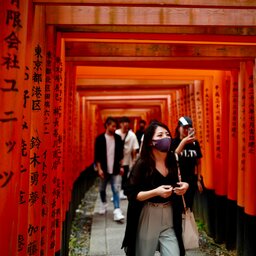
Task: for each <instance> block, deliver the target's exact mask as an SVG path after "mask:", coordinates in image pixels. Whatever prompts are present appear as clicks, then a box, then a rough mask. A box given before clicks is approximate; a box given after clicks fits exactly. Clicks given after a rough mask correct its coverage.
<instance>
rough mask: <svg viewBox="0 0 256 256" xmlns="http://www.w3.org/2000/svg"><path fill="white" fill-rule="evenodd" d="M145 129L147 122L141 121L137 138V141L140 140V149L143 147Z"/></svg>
mask: <svg viewBox="0 0 256 256" xmlns="http://www.w3.org/2000/svg"><path fill="white" fill-rule="evenodd" d="M145 129H146V121H145V120H143V119H141V120H140V122H139V129H138V130H137V131H136V133H135V134H136V137H137V140H138V143H139V147H140V145H141V138H142V136H143V134H144V132H145Z"/></svg>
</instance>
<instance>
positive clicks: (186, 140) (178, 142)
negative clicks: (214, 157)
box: [172, 116, 203, 210]
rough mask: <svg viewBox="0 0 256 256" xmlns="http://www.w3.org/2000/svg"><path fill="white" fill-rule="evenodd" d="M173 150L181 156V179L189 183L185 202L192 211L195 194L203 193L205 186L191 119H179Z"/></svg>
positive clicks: (198, 147)
mask: <svg viewBox="0 0 256 256" xmlns="http://www.w3.org/2000/svg"><path fill="white" fill-rule="evenodd" d="M172 150H173V151H174V152H175V153H177V154H178V155H179V163H180V171H181V177H182V178H183V179H184V180H186V181H187V182H188V183H189V189H188V191H187V193H186V194H185V200H186V205H187V207H189V208H190V209H191V210H192V208H193V201H194V196H195V192H196V190H198V191H199V192H200V193H201V192H202V191H203V185H202V176H201V173H200V169H201V168H200V164H201V158H202V152H201V148H200V145H199V142H198V141H197V140H196V137H195V130H194V128H193V123H192V120H191V118H190V117H188V116H182V117H180V118H179V121H178V125H177V128H176V134H175V138H174V139H173V140H172Z"/></svg>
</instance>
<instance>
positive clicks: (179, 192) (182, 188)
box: [173, 182, 189, 196]
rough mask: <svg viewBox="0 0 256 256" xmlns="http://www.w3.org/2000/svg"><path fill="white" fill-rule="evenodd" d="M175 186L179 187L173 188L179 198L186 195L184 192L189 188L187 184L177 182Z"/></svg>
mask: <svg viewBox="0 0 256 256" xmlns="http://www.w3.org/2000/svg"><path fill="white" fill-rule="evenodd" d="M177 184H178V185H179V187H175V188H174V189H173V191H174V193H175V194H176V195H179V196H181V195H184V194H185V193H186V191H187V190H188V187H189V185H188V183H187V182H177Z"/></svg>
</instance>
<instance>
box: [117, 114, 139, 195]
mask: <svg viewBox="0 0 256 256" xmlns="http://www.w3.org/2000/svg"><path fill="white" fill-rule="evenodd" d="M116 134H118V135H120V136H121V138H122V140H123V144H124V149H123V154H124V158H123V161H122V164H123V168H124V174H123V176H122V190H121V192H120V199H126V196H125V195H124V194H123V187H124V185H125V183H126V181H127V178H128V174H129V171H130V170H131V168H132V166H133V164H134V162H135V160H136V157H137V152H138V149H139V143H138V140H137V137H136V135H135V133H134V132H133V131H132V130H130V119H129V118H128V117H126V116H123V117H122V118H121V119H120V129H117V130H116Z"/></svg>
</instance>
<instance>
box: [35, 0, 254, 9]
mask: <svg viewBox="0 0 256 256" xmlns="http://www.w3.org/2000/svg"><path fill="white" fill-rule="evenodd" d="M33 3H35V4H48V5H53V4H54V5H56V4H57V5H58V4H59V5H96V6H98V5H104V6H108V5H110V6H111V5H118V6H123V5H125V6H139V5H143V6H165V7H166V6H171V7H181V8H182V7H196V8H200V7H201V8H206V7H218V8H223V7H226V8H228V7H229V8H244V9H247V8H256V6H255V3H254V2H253V1H243V2H242V4H241V2H240V1H236V2H235V1H230V0H215V1H214V2H205V1H204V0H193V1H191V0H178V1H177V0H164V1H161V2H159V1H156V0H132V1H131V0H122V1H120V0H89V1H88V0H72V1H71V0H33Z"/></svg>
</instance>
